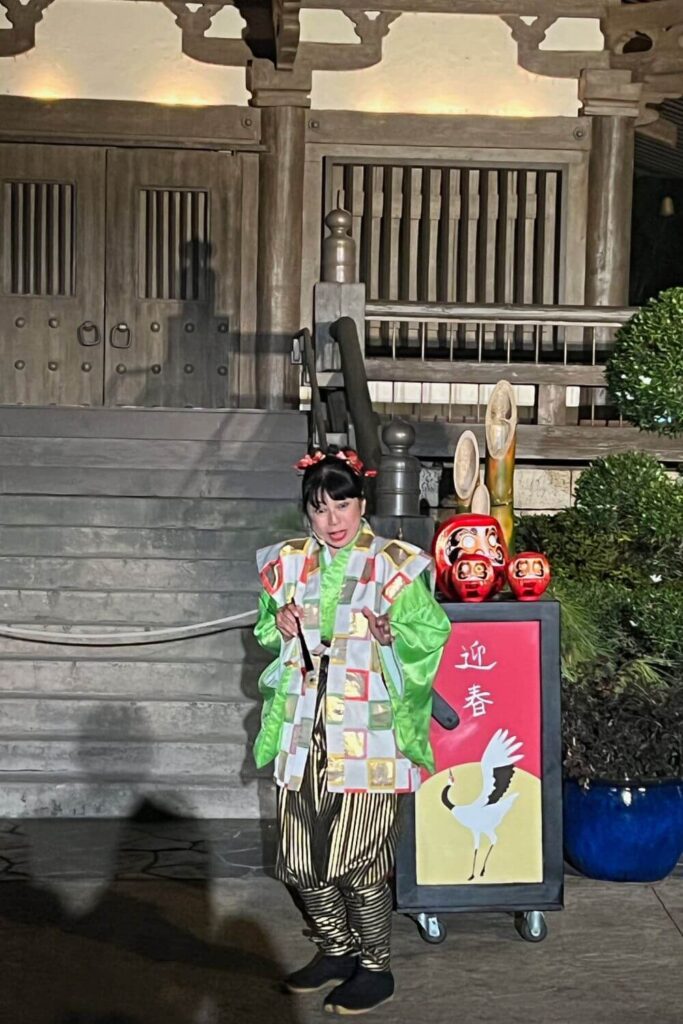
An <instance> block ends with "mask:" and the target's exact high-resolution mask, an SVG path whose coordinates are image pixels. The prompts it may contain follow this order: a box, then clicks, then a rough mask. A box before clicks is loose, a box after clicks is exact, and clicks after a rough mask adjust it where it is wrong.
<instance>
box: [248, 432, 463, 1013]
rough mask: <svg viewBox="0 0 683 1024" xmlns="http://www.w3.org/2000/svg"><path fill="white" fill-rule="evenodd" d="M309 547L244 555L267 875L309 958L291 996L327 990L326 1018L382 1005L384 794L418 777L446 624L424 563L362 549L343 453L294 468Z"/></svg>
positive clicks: (353, 478)
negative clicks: (305, 930)
mask: <svg viewBox="0 0 683 1024" xmlns="http://www.w3.org/2000/svg"><path fill="white" fill-rule="evenodd" d="M297 468H299V469H304V470H305V472H304V477H303V506H304V509H305V512H306V515H307V517H308V520H309V523H310V526H311V536H309V537H304V538H301V539H298V540H291V541H287V542H285V543H284V544H278V545H275V546H273V547H270V548H265V549H262V550H261V551H259V552H258V555H257V563H258V568H259V574H260V577H261V581H262V582H263V585H264V591H263V594H262V595H261V601H260V607H259V619H258V623H257V625H256V629H255V635H256V637H257V639H258V641H259V643H261V644H262V645H263V646H264V647H265V648H266V649H267V650H269V651H272V652H273V653H274V654H276V655H277V657H276V659H275V661H273V663H272V664H271V665H270V666H269V667H268V668H267V669H266V670H265V672H264V673H263V675H262V676H261V679H260V682H259V687H260V690H261V693H262V694H263V697H264V706H263V714H262V724H261V731H260V733H259V735H258V737H257V739H256V744H255V748H254V751H255V758H256V763H257V764H258V766H259V767H261V766H262V765H265V764H268V763H269V762H270V761H275V780H276V782H277V785H278V799H277V814H278V825H279V830H280V845H279V850H278V862H277V874H278V877H279V878H280V879H281V880H282V881H283V882H285V883H286V884H287V885H289V886H292V887H293V888H295V889H296V890H297V892H298V894H299V896H300V898H301V901H302V903H303V905H304V907H305V909H306V913H307V915H308V916H309V918H310V919H311V921H312V923H313V925H314V929H315V940H316V942H317V943H318V946H319V950H320V952H319V954H318V955H317V956H316V957H315V958H314V959H313V961H312V962H311V963H310V964H308V965H307V966H306V967H303V968H302V969H301V970H299V971H296V972H295V973H294V974H292V975H290V976H289V978H287V979H286V982H285V984H286V986H287V988H288V989H289V990H290V991H292V992H312V991H316V990H317V989H320V988H323V987H324V986H325V985H328V984H330V983H332V982H336V983H338V987H336V988H335V989H334V990H333V991H332V992H331V993H330V994H329V995H328V996H327V998H326V1000H325V1003H324V1006H325V1009H326V1010H330V1011H332V1012H334V1013H340V1014H344V1013H364V1012H367V1011H368V1010H372V1009H374V1008H375V1007H376V1006H379V1005H380V1004H382V1003H384V1002H386V1001H388V1000H389V999H391V997H392V995H393V992H394V980H393V976H392V974H391V971H390V965H389V938H390V930H391V913H392V896H391V890H390V888H389V884H388V881H387V878H388V875H389V873H390V871H391V869H392V867H393V861H394V849H395V845H396V830H397V817H396V812H397V798H398V794H400V793H410V792H414V791H415V790H416V789H417V788H418V786H419V783H420V768H421V767H425V768H427V769H429V770H430V771H433V769H434V765H433V758H432V752H431V749H430V746H429V737H428V733H429V720H430V714H431V687H432V680H433V678H434V675H435V673H436V670H437V667H438V664H439V659H440V656H441V651H442V648H443V646H444V644H445V642H446V640H447V638H448V635H449V632H450V623H449V621H448V618H447V617H446V615H445V613H444V612H443V611H442V610H441V608H440V607H439V605H438V604H437V603H436V601H435V600H434V598H433V596H432V592H433V577H432V560H431V558H430V557H429V556H428V555H426V554H424V552H422V551H420V550H419V549H418V548H415V547H413V546H412V545H410V544H406V543H404V542H403V541H397V540H384V539H382V538H380V537H376V536H375V535H374V533H373V532H372V530H371V529H370V526H369V525H368V523H367V522H366V520H365V519H364V518H363V516H364V513H365V497H364V472H363V466H362V463H361V462H360V459H359V458H358V456H357V454H356V453H355V452H353V451H351V450H348V449H347V450H345V451H342V452H338V451H334V450H333V451H331V452H329V453H328V454H327V455H323V453H322V452H317V453H316V454H315V455H312V456H310V455H309V456H306V457H305V458H304V459H302V460H301V462H300V463H299V464H298V466H297Z"/></svg>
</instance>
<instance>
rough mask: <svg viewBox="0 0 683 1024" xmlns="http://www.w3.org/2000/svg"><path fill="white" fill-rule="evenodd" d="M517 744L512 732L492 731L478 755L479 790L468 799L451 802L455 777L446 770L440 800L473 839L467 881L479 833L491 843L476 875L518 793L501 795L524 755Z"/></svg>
mask: <svg viewBox="0 0 683 1024" xmlns="http://www.w3.org/2000/svg"><path fill="white" fill-rule="evenodd" d="M521 746H522V743H521V742H518V741H517V737H516V736H510V734H509V731H508V730H507V729H498V730H497V732H495V733H494V734H493V736H492V737H491V739H490V740H489V742H488V745H487V747H486V750H485V751H484V755H483V757H482V759H481V765H480V767H481V777H482V788H481V793H480V794H479V796H478V797H477V799H476V800H473V801H472V803H469V804H454V803H453V802H452V800H451V799H450V794H451V791H452V789H453V786H454V783H455V779H454V777H453V771H452V769H450V770H449V772H448V778H449V779H450V782H449V784H448V785H447V786H445V787H444V789H443V792H442V794H441V802H442V803H443V805H444V807H447V808H448V810H449V811H450V813H451V814H452V815H453V817H454V818H455V820H456V821H458V822H460V824H461V825H464V826H465V828H467V829H469V830H470V832H471V833H472V841H473V843H474V859H473V861H472V873H471V875H470V877H469V878H468V879H467V880H468V882H471V881H472V879H473V878H474V877H475V874H476V870H477V854H478V853H479V846H480V843H481V837H482V835H484V836H486V838H487V839H488V841H489V843H490V844H491V845H490V846H489V849H488V851H487V853H486V857H485V858H484V864H483V866H482V869H481V871H480V873H479V877H480V878H483V877H484V875H485V873H486V865H487V863H488V860H489V857H490V856H491V851H492V850H493V847H494V846H495V845H496V843H497V842H498V837H497V835H496V829H497V828H498V826H499V825H500V823H501V822H502V820H503V818H504V817H505V816H506V814H507V813H508V812H509V810H510V808H511V807H512V805H513V804H514V802H515V800H516V799H517V797H518V796H519V793H511V794H510V795H509V796H505V793H506V792H507V790H508V789H509V786H510V783H511V782H512V777H513V775H514V774H515V764H516V762H517V761H521V760H522V758H523V757H524V754H518V753H517V751H518V750H519V749H520V747H521Z"/></svg>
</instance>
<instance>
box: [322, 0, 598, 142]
mask: <svg viewBox="0 0 683 1024" xmlns="http://www.w3.org/2000/svg"><path fill="white" fill-rule="evenodd" d="M365 2H366V3H367V2H369V0H365ZM306 141H307V142H309V143H325V144H333V145H342V144H343V145H359V146H360V145H368V146H371V145H374V146H404V147H405V146H429V147H430V149H436V148H438V147H446V148H450V149H451V150H452V148H453V147H454V146H457V147H458V148H467V149H477V148H484V149H492V148H494V149H504V150H508V149H509V150H514V151H517V150H522V149H529V150H556V151H557V152H558V162H562V157H563V156H564V159H565V160H566V151H567V150H572V151H574V150H577V151H582V150H586V151H587V150H590V146H591V137H590V122H589V120H588V118H585V117H580V118H579V117H493V116H484V117H481V116H478V115H477V116H470V115H466V114H462V115H461V114H453V115H441V114H383V113H379V114H376V113H368V112H365V111H355V110H315V111H313V112H312V115H311V117H310V118H309V120H308V123H307V131H306Z"/></svg>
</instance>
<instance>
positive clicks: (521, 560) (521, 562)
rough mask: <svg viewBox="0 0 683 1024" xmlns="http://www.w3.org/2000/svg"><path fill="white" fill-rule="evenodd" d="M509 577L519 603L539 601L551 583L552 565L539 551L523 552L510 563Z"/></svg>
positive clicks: (511, 588)
mask: <svg viewBox="0 0 683 1024" xmlns="http://www.w3.org/2000/svg"><path fill="white" fill-rule="evenodd" d="M507 577H508V583H509V584H510V590H511V591H512V593H513V594H514V595H515V597H516V598H517V600H518V601H538V599H539V597H540V596H541V594H542V593H543V591H544V590H545V589H546V588H547V586H548V584H549V583H550V577H551V574H550V563H549V562H548V559H547V558H546V557H545V555H542V554H541V553H540V552H538V551H522V552H521V554H519V555H515V557H514V558H513V559H512V560H511V561H510V563H509V565H508V568H507Z"/></svg>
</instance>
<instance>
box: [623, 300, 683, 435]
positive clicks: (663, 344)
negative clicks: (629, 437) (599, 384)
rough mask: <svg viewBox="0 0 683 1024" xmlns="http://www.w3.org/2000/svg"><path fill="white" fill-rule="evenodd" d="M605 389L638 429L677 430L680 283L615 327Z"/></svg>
mask: <svg viewBox="0 0 683 1024" xmlns="http://www.w3.org/2000/svg"><path fill="white" fill-rule="evenodd" d="M606 377H607V386H608V388H609V393H610V395H611V396H612V399H613V401H614V403H615V405H616V406H617V408H618V410H619V412H620V413H621V415H622V416H623V417H624V419H627V420H629V421H630V422H631V423H634V424H635V425H636V426H637V427H640V428H641V429H642V430H654V431H656V432H657V433H658V434H668V435H670V436H676V435H678V434H681V433H683V288H669V289H668V290H667V291H665V292H661V294H660V295H659V296H658V297H657V298H656V299H650V301H649V302H648V303H647V305H645V306H643V308H642V309H641V310H640V311H639V312H638V313H636V315H635V316H634V317H633V318H632V319H631V320H630V321H629V322H628V323H627V324H625V326H624V327H622V328H620V330H619V331H618V332H617V337H616V342H615V348H614V351H613V353H612V355H611V356H610V358H609V360H608V362H607V368H606Z"/></svg>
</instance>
